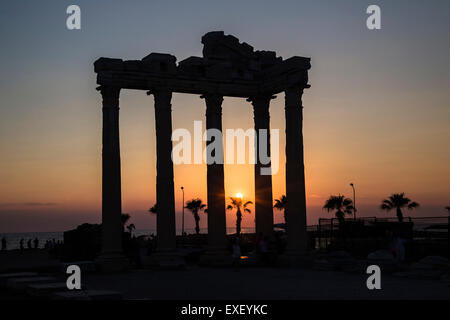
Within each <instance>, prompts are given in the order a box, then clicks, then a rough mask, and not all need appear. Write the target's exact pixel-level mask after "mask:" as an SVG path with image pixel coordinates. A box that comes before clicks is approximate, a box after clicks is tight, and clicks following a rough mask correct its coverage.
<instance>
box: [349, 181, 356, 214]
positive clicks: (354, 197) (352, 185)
mask: <svg viewBox="0 0 450 320" xmlns="http://www.w3.org/2000/svg"><path fill="white" fill-rule="evenodd" d="M350 187H352V189H353V219H355V220H356V196H355V194H356V193H355V185H354V184H353V183H350Z"/></svg>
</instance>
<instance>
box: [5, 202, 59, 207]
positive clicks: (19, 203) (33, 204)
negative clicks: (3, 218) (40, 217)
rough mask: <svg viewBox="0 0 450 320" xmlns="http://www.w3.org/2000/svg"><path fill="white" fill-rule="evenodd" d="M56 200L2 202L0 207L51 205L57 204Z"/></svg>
mask: <svg viewBox="0 0 450 320" xmlns="http://www.w3.org/2000/svg"><path fill="white" fill-rule="evenodd" d="M56 205H57V203H56V202H9V203H0V208H11V207H13V208H16V207H50V206H56Z"/></svg>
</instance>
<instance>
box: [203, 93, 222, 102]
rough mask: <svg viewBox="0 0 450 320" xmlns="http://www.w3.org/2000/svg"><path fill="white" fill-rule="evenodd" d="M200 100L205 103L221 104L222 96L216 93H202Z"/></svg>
mask: <svg viewBox="0 0 450 320" xmlns="http://www.w3.org/2000/svg"><path fill="white" fill-rule="evenodd" d="M200 99H205V101H206V102H207V103H214V104H222V102H223V96H222V95H220V94H216V93H204V94H202V95H201V96H200Z"/></svg>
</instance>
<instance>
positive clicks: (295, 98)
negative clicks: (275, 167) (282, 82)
mask: <svg viewBox="0 0 450 320" xmlns="http://www.w3.org/2000/svg"><path fill="white" fill-rule="evenodd" d="M302 94H303V88H302V87H294V88H288V89H287V90H286V91H285V116H286V197H287V205H286V213H287V217H288V224H287V234H288V246H287V250H288V252H290V253H294V254H297V253H298V254H302V253H304V252H305V251H306V248H307V244H306V241H307V234H306V195H305V166H304V162H303V132H302V125H303V124H302V123H303V106H302Z"/></svg>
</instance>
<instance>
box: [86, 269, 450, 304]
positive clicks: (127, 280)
mask: <svg viewBox="0 0 450 320" xmlns="http://www.w3.org/2000/svg"><path fill="white" fill-rule="evenodd" d="M366 280H367V276H366V275H364V274H347V273H343V272H334V271H315V270H305V269H286V268H283V269H281V268H246V269H241V270H240V271H234V270H233V269H213V268H201V267H189V268H188V269H187V270H184V271H156V270H138V271H132V272H129V273H126V274H119V275H117V274H116V275H86V276H85V277H84V279H83V282H84V283H85V284H86V285H87V286H88V287H89V289H107V290H114V291H120V292H122V294H123V297H124V298H125V299H221V300H222V299H223V300H230V299H232V300H240V299H258V300H259V299H263V300H264V299H280V300H287V299H447V300H448V299H450V287H449V285H448V284H445V283H442V282H439V281H437V280H414V279H404V278H398V277H394V276H390V275H383V276H382V279H381V285H382V289H381V290H368V289H367V287H366Z"/></svg>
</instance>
